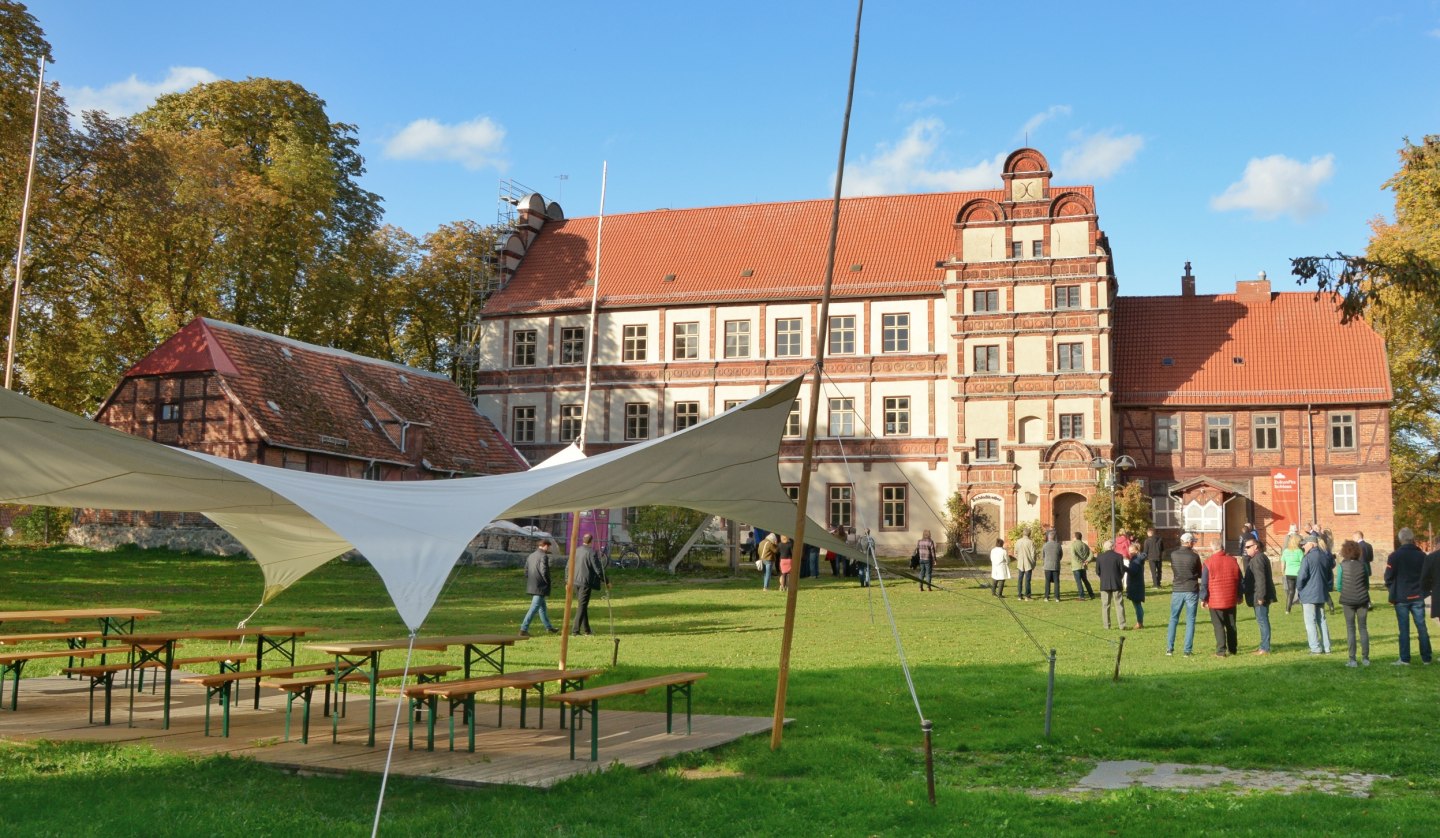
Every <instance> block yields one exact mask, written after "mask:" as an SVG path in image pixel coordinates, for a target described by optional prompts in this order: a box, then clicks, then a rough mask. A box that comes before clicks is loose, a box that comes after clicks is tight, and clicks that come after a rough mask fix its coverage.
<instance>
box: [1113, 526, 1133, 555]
mask: <svg viewBox="0 0 1440 838" xmlns="http://www.w3.org/2000/svg"><path fill="white" fill-rule="evenodd" d="M1114 549H1115V552H1116V553H1119V554H1120V559H1121V562H1122V563H1123V562H1124V559H1125V557H1126V556H1128V555H1130V533H1128V532H1125V530H1123V529H1122V530H1120V531H1119V532H1117V533H1115V548H1114Z"/></svg>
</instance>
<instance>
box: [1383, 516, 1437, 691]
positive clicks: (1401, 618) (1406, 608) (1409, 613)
mask: <svg viewBox="0 0 1440 838" xmlns="http://www.w3.org/2000/svg"><path fill="white" fill-rule="evenodd" d="M1396 540H1397V541H1399V542H1400V546H1398V547H1396V548H1395V552H1393V553H1391V554H1390V558H1389V559H1388V560H1387V561H1386V562H1385V587H1386V588H1388V589H1389V590H1390V602H1391V603H1393V604H1394V606H1395V619H1396V621H1397V622H1398V623H1399V626H1400V660H1398V661H1395V665H1396V666H1409V665H1410V621H1411V620H1412V619H1413V620H1414V621H1415V634H1416V635H1417V636H1418V637H1419V639H1420V660H1422V661H1424V662H1425V663H1430V632H1429V630H1428V629H1427V628H1426V626H1425V594H1426V593H1428V592H1429V591H1428V589H1429V587H1430V585H1429V584H1427V583H1429V582H1430V581H1431V580H1429V579H1426V578H1425V570H1426V567H1425V553H1424V552H1422V551H1421V550H1420V548H1419V547H1416V546H1415V533H1414V531H1413V530H1411V529H1410V528H1409V527H1406V528H1405V529H1403V530H1401V531H1400V534H1399V536H1398V537H1397V539H1396Z"/></svg>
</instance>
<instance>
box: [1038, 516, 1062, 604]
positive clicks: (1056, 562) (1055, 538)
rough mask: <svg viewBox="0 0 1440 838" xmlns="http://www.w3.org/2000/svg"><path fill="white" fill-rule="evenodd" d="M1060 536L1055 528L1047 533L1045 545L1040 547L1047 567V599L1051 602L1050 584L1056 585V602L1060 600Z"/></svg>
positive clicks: (1041, 557) (1044, 565)
mask: <svg viewBox="0 0 1440 838" xmlns="http://www.w3.org/2000/svg"><path fill="white" fill-rule="evenodd" d="M1061 552H1062V551H1061V549H1060V536H1059V534H1058V533H1056V532H1055V531H1054V530H1051V531H1049V532H1047V533H1045V545H1044V546H1043V547H1041V548H1040V559H1041V562H1042V565H1043V567H1044V569H1045V601H1046V602H1051V601H1052V600H1051V599H1050V586H1051V585H1052V584H1053V585H1054V586H1055V599H1054V600H1053V601H1054V602H1059V601H1060V556H1061Z"/></svg>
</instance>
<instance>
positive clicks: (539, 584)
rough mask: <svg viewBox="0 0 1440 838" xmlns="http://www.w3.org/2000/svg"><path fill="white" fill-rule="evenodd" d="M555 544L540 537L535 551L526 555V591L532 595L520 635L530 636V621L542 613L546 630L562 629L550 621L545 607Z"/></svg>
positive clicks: (542, 622)
mask: <svg viewBox="0 0 1440 838" xmlns="http://www.w3.org/2000/svg"><path fill="white" fill-rule="evenodd" d="M552 546H554V544H553V542H551V541H550V539H548V538H542V539H540V543H539V544H537V545H535V552H533V553H531V554H530V555H529V556H526V557H525V593H527V594H529V595H530V610H529V611H526V612H525V618H524V619H523V620H521V621H520V636H521V637H529V636H530V621H531V620H534V619H535V615H537V614H538V615H540V623H541V624H542V625H544V626H545V630H546V631H548V632H550V633H551V634H554V633H555V632H557V631H559V630H560V629H557V628H555V626H553V625H551V623H550V612H549V611H548V610H546V608H545V597H547V596H550V548H551V547H552Z"/></svg>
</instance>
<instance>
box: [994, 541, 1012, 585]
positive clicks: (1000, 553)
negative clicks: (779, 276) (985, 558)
mask: <svg viewBox="0 0 1440 838" xmlns="http://www.w3.org/2000/svg"><path fill="white" fill-rule="evenodd" d="M1009 578H1010V554H1009V553H1006V552H1005V539H1003V538H997V539H995V546H994V547H991V548H990V595H991V596H995V597H999V598H1001V599H1004V598H1005V580H1006V579H1009Z"/></svg>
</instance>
